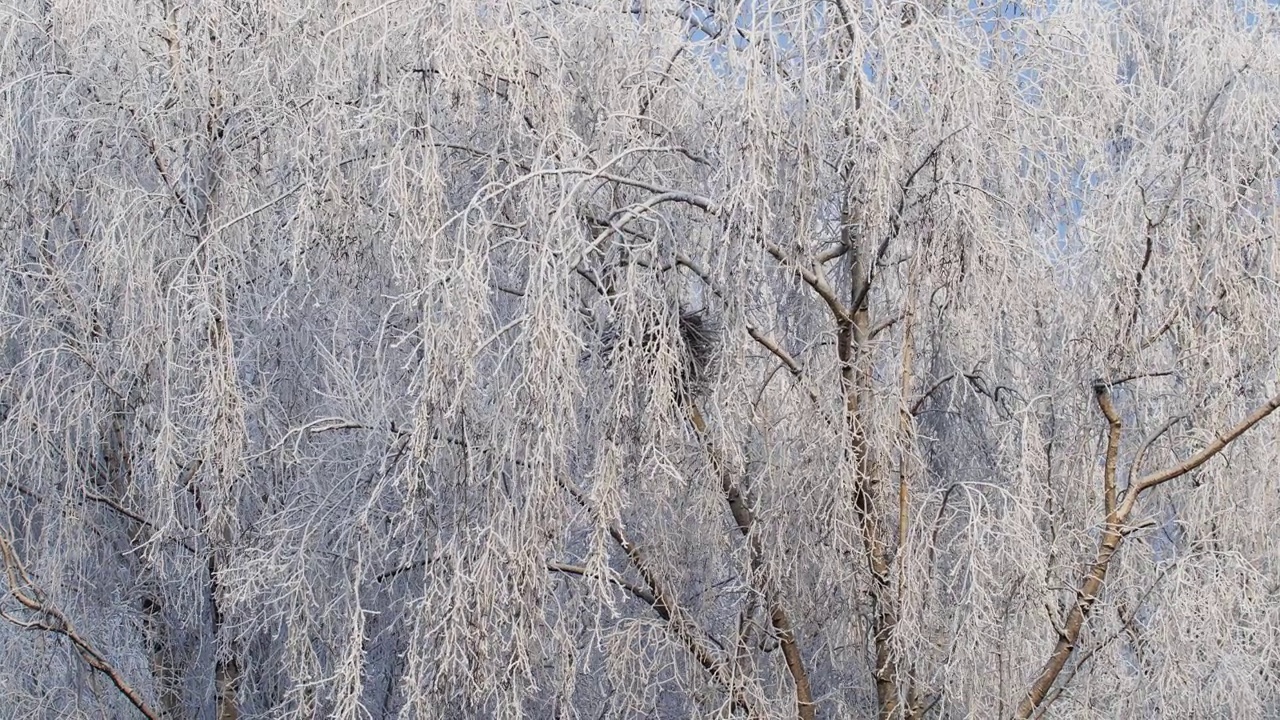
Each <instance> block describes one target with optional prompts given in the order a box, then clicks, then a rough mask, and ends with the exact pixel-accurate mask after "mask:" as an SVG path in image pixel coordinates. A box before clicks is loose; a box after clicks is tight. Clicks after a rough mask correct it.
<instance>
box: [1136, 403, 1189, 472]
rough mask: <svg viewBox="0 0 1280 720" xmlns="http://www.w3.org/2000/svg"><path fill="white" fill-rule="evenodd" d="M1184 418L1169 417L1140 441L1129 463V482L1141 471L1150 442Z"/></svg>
mask: <svg viewBox="0 0 1280 720" xmlns="http://www.w3.org/2000/svg"><path fill="white" fill-rule="evenodd" d="M1185 418H1186V416H1185V415H1177V416H1174V417H1171V418H1169V420H1168V421H1167V422H1165V424H1164V425H1161V426H1160V427H1159V428H1158V429H1157V430H1156V431H1155V432H1153V433H1151V434H1150V435H1148V436H1147V438H1146V439H1145V440H1143V441H1142V444H1141V445H1139V446H1138V452H1137V453H1135V454H1134V456H1133V462H1131V463H1129V478H1130V483H1132V478H1133V476H1134V475H1136V474H1137V473H1140V472H1142V462H1143V461H1144V460H1146V459H1147V451H1148V450H1150V449H1151V445H1152V443H1154V442H1155V441H1156V440H1158V439H1160V436H1161V435H1164V434H1165V433H1166V432H1169V428H1171V427H1173V426H1174V425H1175V424H1177V422H1178V421H1179V420H1183V419H1185Z"/></svg>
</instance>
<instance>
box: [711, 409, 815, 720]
mask: <svg viewBox="0 0 1280 720" xmlns="http://www.w3.org/2000/svg"><path fill="white" fill-rule="evenodd" d="M688 411H689V421H690V423H691V424H692V425H693V428H694V430H695V431H696V432H697V433H698V436H699V437H700V438H701V439H702V441H703V444H704V445H705V446H706V448H707V455H708V457H709V458H710V460H711V465H712V468H713V469H714V470H715V472H716V473H717V474H718V475H719V476H720V486H721V490H722V492H724V496H725V501H726V502H727V503H728V505H729V513H730V514H731V515H732V516H733V521H734V524H735V525H737V527H738V530H739V531H740V532H741V533H742V535H743V537H745V538H746V539H747V546H748V548H749V550H750V552H751V567H752V569H754V570H755V571H756V572H758V573H760V574H761V575H762V576H764V584H765V588H764V592H763V595H764V596H765V599H766V601H767V602H768V603H769V621H770V622H771V623H772V624H773V629H774V632H775V633H777V636H778V644H779V646H781V648H782V657H783V660H784V661H785V662H786V664H787V671H788V672H789V673H790V674H791V680H792V682H793V683H794V684H795V692H796V714H797V715H798V716H799V717H800V719H801V720H814V718H816V717H817V710H818V706H817V705H816V704H815V703H814V701H813V688H812V684H811V683H810V681H809V672H808V671H807V670H806V669H805V666H804V656H803V655H802V654H801V653H800V644H799V643H798V642H797V641H796V634H795V629H794V628H793V626H792V624H791V618H790V616H789V614H788V613H787V610H786V607H785V606H784V604H783V602H782V599H781V597H780V596H779V590H778V589H777V588H776V587H775V585H776V583H774V582H773V581H772V578H771V577H770V575H771V573H770V572H769V569H768V567H767V566H766V565H765V562H764V548H763V547H762V546H761V544H760V536H759V535H758V534H755V533H752V532H751V527H752V525H754V524H755V514H754V513H753V512H752V510H751V505H750V504H749V503H748V501H747V498H746V497H745V496H744V495H743V492H742V487H741V485H740V483H738V482H735V481H734V479H733V477H732V475H731V474H730V473H729V471H728V468H727V467H726V466H725V463H724V458H723V457H721V455H720V453H719V452H718V451H717V450H716V449H715V448H714V447H713V446H712V445H711V441H710V438H709V437H708V432H707V423H706V420H705V419H704V418H703V417H702V412H701V411H700V410H699V409H698V406H697V405H696V404H695V403H692V402H691V403H689V406H688Z"/></svg>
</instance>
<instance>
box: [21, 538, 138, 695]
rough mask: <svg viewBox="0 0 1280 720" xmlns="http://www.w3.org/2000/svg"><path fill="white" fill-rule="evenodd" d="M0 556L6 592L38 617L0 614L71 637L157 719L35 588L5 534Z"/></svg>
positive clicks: (78, 648) (122, 691)
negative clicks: (5, 580) (27, 617)
mask: <svg viewBox="0 0 1280 720" xmlns="http://www.w3.org/2000/svg"><path fill="white" fill-rule="evenodd" d="M0 560H3V562H4V566H5V573H6V575H7V576H8V580H9V595H10V596H12V597H13V599H15V600H17V601H18V603H19V604H20V605H22V606H23V607H25V608H27V609H28V610H30V611H32V612H34V613H38V617H37V618H36V619H34V620H31V621H29V622H24V621H21V620H19V619H17V618H14V617H11V616H10V615H9V614H8V613H0V614H3V616H4V618H5V619H6V620H8V621H9V622H11V623H14V624H15V625H18V626H19V627H24V628H29V629H35V630H44V631H47V632H51V633H54V634H56V635H61V636H63V637H65V638H66V639H67V640H69V641H71V644H72V645H74V646H75V648H76V651H77V654H78V655H79V656H80V657H81V658H82V659H83V660H84V661H85V662H86V663H88V664H89V667H91V668H93V669H94V670H96V671H97V672H100V673H102V674H103V675H106V676H107V678H108V679H109V680H111V684H112V685H114V686H115V687H116V690H118V691H120V694H121V695H123V696H124V697H125V699H127V700H128V701H129V703H130V704H131V705H133V706H134V707H135V708H137V710H138V712H139V713H141V714H142V716H143V717H145V718H148V719H149V720H159V718H160V715H159V713H157V712H156V711H155V710H154V709H153V708H152V707H151V706H150V705H148V704H147V701H146V700H145V699H143V697H142V694H141V693H139V692H138V691H137V689H135V688H134V687H133V685H132V684H130V683H129V682H128V681H127V680H125V678H124V676H123V675H122V674H121V673H120V671H119V670H118V669H117V668H116V667H115V665H113V664H112V663H111V661H109V660H107V658H106V656H105V655H103V654H102V652H101V651H100V650H98V649H97V648H96V647H94V645H93V644H92V643H91V642H89V641H88V640H87V639H86V638H85V637H84V636H82V635H81V634H80V633H79V631H77V630H76V628H75V626H74V625H72V624H71V621H70V620H68V619H67V616H66V615H64V614H63V613H62V611H61V610H59V609H58V608H56V607H54V606H53V605H50V604H49V603H48V602H46V601H45V599H44V593H42V592H41V591H40V590H39V589H38V588H36V585H35V583H34V582H33V581H32V579H31V576H29V575H28V574H27V571H26V568H25V567H24V566H23V564H22V561H21V560H19V559H18V555H17V552H16V551H14V549H13V545H12V544H10V543H9V540H8V538H5V537H0Z"/></svg>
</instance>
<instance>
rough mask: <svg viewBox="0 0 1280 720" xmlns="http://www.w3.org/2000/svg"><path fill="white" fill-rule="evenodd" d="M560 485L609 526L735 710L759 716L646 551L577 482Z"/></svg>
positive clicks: (659, 607) (659, 608) (657, 607)
mask: <svg viewBox="0 0 1280 720" xmlns="http://www.w3.org/2000/svg"><path fill="white" fill-rule="evenodd" d="M557 483H558V484H559V485H560V487H561V488H562V489H564V490H565V492H568V493H569V495H570V496H572V497H573V499H574V501H576V502H577V503H578V504H579V505H580V506H582V508H583V509H584V510H586V511H587V512H588V513H589V514H590V515H591V517H592V519H593V520H594V521H595V522H597V523H599V524H601V525H603V526H604V527H605V529H606V530H607V531H608V533H609V535H610V537H612V538H613V539H614V542H616V543H617V544H618V547H620V548H622V551H623V552H624V553H626V555H627V559H628V560H629V561H630V562H631V566H632V567H634V568H635V569H636V572H638V573H639V574H640V577H641V578H642V579H643V580H644V583H645V585H647V586H648V593H649V594H650V595H652V596H653V602H652V603H650V604H651V605H652V606H653V609H654V611H655V612H656V613H658V617H660V618H662V619H663V620H664V621H666V623H667V628H668V630H669V631H670V632H671V634H672V635H674V636H675V637H676V639H677V640H679V641H680V643H681V644H682V645H684V647H685V649H686V650H688V652H689V654H690V655H692V656H693V658H694V660H696V661H697V662H698V664H699V665H701V666H702V667H703V669H705V670H706V671H707V672H708V673H709V674H710V675H711V676H712V677H713V678H715V680H716V682H718V683H719V684H720V685H721V686H722V687H724V688H726V689H728V690H729V691H730V693H731V695H732V697H733V704H734V706H735V707H737V708H739V709H741V710H742V711H743V712H745V713H746V714H747V716H748V717H756V716H757V713H756V710H755V703H754V701H753V700H752V699H751V697H750V696H749V695H748V694H747V693H746V692H745V691H744V689H743V687H742V684H741V683H740V682H736V681H735V680H736V678H734V676H733V675H734V673H733V666H732V664H731V663H729V662H727V661H726V660H725V659H724V658H723V657H721V656H720V655H719V653H717V652H716V651H715V650H713V649H712V648H711V647H710V645H711V644H713V642H714V641H712V640H710V639H709V638H707V637H706V632H705V631H704V630H703V629H702V628H700V627H699V626H698V625H697V623H695V622H694V621H693V619H692V618H690V617H688V615H687V613H685V611H684V609H683V608H681V607H680V605H679V604H678V603H677V602H676V597H675V594H674V593H672V592H671V590H670V589H669V588H667V587H666V584H665V583H664V582H663V581H662V579H661V578H660V577H659V576H658V573H657V571H656V570H655V569H654V568H653V566H652V565H651V564H650V563H649V559H648V557H647V556H646V554H645V553H644V551H643V550H642V549H641V548H640V547H639V546H638V545H636V544H635V543H633V542H632V541H631V540H630V539H629V538H628V537H627V535H626V533H625V532H623V530H622V527H621V526H620V525H618V523H617V522H614V521H613V520H609V519H608V518H605V517H604V514H603V513H601V512H600V510H599V508H597V507H596V505H595V503H594V502H592V501H591V498H590V497H588V496H587V493H586V491H585V490H583V489H582V488H580V487H578V485H577V483H575V482H573V481H572V480H570V479H569V478H567V477H564V476H559V477H557Z"/></svg>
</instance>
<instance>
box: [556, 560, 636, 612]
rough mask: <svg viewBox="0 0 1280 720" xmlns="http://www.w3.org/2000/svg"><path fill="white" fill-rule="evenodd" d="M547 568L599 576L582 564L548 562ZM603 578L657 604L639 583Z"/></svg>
mask: <svg viewBox="0 0 1280 720" xmlns="http://www.w3.org/2000/svg"><path fill="white" fill-rule="evenodd" d="M547 569H548V570H551V571H553V572H561V573H565V574H566V575H577V576H579V577H591V578H594V577H599V574H598V573H594V572H591V571H590V570H588V569H586V568H585V567H583V566H582V565H570V564H568V563H562V562H548V563H547ZM605 579H606V580H608V581H609V582H611V583H613V584H614V585H617V586H618V587H620V588H622V589H623V590H626V591H627V592H629V593H631V594H632V595H635V596H636V597H637V598H639V599H641V600H643V601H644V602H645V603H646V604H648V605H653V606H657V604H658V599H657V598H656V597H654V596H653V593H651V592H649V591H648V590H645V589H644V588H642V587H640V586H639V585H636V584H634V583H631V582H628V581H626V580H624V579H622V578H618V577H610V578H605Z"/></svg>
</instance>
